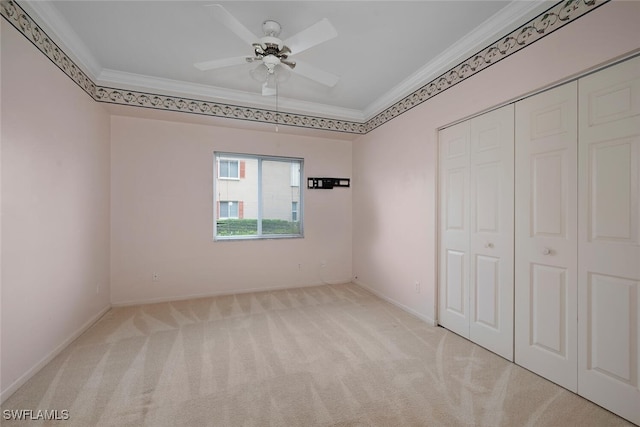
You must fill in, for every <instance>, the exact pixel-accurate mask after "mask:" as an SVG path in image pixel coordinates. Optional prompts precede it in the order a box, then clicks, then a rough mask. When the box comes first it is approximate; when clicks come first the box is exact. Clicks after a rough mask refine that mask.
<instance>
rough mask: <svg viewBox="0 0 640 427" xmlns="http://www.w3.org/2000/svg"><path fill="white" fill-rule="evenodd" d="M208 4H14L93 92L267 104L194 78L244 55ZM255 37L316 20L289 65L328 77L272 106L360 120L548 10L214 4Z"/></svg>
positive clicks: (223, 74)
mask: <svg viewBox="0 0 640 427" xmlns="http://www.w3.org/2000/svg"><path fill="white" fill-rule="evenodd" d="M212 3H216V0H208V1H113V0H109V1H101V0H93V1H66V0H65V1H61V0H56V1H34V2H29V3H26V4H25V3H23V2H20V4H23V5H24V6H26V7H25V8H26V9H28V10H29V9H30V11H31V13H32V14H35V16H33V18H34V19H35V20H36V21H38V22H39V23H40V24H41V25H43V26H44V27H45V29H48V32H50V34H49V35H50V36H52V37H53V38H54V40H55V39H57V40H58V41H59V42H61V43H62V45H63V47H64V49H65V51H66V52H67V54H69V55H70V56H71V57H72V58H74V59H75V60H76V61H78V63H79V65H81V66H82V67H83V68H84V69H85V71H87V72H88V73H89V74H90V75H91V76H92V77H93V78H94V80H95V81H96V82H97V83H98V84H100V85H104V86H110V87H117V88H122V89H138V90H147V91H155V92H158V93H167V94H177V95H182V96H189V97H192V98H193V97H195V98H199V99H212V100H216V101H218V102H225V103H232V104H237V105H250V106H258V107H266V108H273V107H274V105H275V100H274V97H262V96H261V95H260V92H261V85H260V83H259V82H257V81H255V80H253V79H252V78H251V76H250V75H249V71H250V70H251V69H252V68H254V67H256V66H257V65H256V64H255V63H254V64H243V65H239V66H233V67H227V68H223V69H218V70H213V71H204V72H203V71H199V70H198V69H196V68H195V67H194V66H193V63H195V62H201V61H208V60H213V59H222V58H226V57H234V56H241V55H247V56H251V55H252V53H253V52H252V49H251V47H249V46H247V44H246V43H245V42H243V41H242V40H241V39H240V38H239V37H238V36H236V35H235V34H234V33H233V32H231V31H230V30H229V29H228V28H226V27H225V26H223V25H221V24H220V23H218V21H216V20H215V19H214V17H213V15H212V14H211V13H209V12H208V8H207V7H206V5H208V4H212ZM217 3H218V4H222V5H223V6H224V7H225V8H226V9H227V10H228V11H229V12H230V13H231V14H233V15H234V16H235V17H236V18H237V19H238V20H239V21H240V22H241V23H243V24H244V25H245V26H246V27H247V28H248V29H250V30H251V31H252V32H253V33H254V34H255V35H256V40H257V39H258V37H260V36H262V22H263V21H264V20H265V19H273V20H276V21H278V22H279V23H280V24H281V25H282V33H281V35H280V38H282V39H286V38H287V37H289V36H291V35H293V34H295V33H297V32H299V31H301V30H304V29H305V28H307V27H309V26H311V25H312V24H314V23H316V22H317V21H319V20H321V19H322V18H328V19H329V21H330V22H331V23H332V24H333V26H334V27H335V28H336V30H337V32H338V36H337V37H336V38H334V39H332V40H329V41H327V42H325V43H322V44H320V45H318V46H315V47H313V48H311V49H308V50H306V51H304V52H301V53H300V54H299V55H296V56H294V57H292V59H300V60H304V61H305V62H307V63H309V64H312V65H314V66H316V67H317V68H320V69H322V70H325V71H328V72H330V73H333V74H337V75H339V76H340V81H339V82H338V84H337V85H336V86H334V87H333V88H328V87H325V86H323V85H321V84H319V83H316V82H314V81H311V80H308V79H306V78H305V77H302V76H299V75H296V74H295V73H292V74H291V77H290V79H289V80H288V81H287V82H286V83H284V84H282V85H281V86H280V92H279V103H280V108H281V109H284V110H287V111H290V112H295V113H302V114H312V115H320V116H323V117H336V118H341V119H345V120H356V121H360V120H366V119H368V118H370V117H372V116H373V115H375V114H376V113H378V112H380V111H382V110H383V109H384V108H386V107H388V106H389V105H391V104H392V103H393V102H394V101H397V100H398V99H400V98H402V97H403V96H406V95H408V94H409V93H411V92H412V91H414V90H416V89H418V88H419V87H421V86H422V85H424V84H426V83H427V82H429V81H430V80H432V79H434V78H435V77H437V76H438V75H439V74H440V73H442V72H444V71H446V70H447V69H449V68H451V67H452V66H454V65H456V64H457V63H459V62H460V61H462V60H464V59H466V58H467V57H468V56H469V55H471V54H473V53H475V52H477V51H478V50H480V49H482V48H483V47H485V46H486V45H488V44H490V43H492V42H494V41H495V40H496V39H497V38H499V37H500V36H502V35H505V34H507V33H508V32H510V31H511V30H513V29H515V28H517V27H518V26H520V25H521V24H523V23H524V22H526V21H528V20H529V19H531V18H533V17H534V16H536V15H537V14H539V13H540V12H542V11H543V10H544V9H546V8H547V7H549V6H551V5H552V4H554V3H555V2H543V1H504V0H500V1H484V0H483V1H219V2H217Z"/></svg>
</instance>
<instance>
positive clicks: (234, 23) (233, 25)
mask: <svg viewBox="0 0 640 427" xmlns="http://www.w3.org/2000/svg"><path fill="white" fill-rule="evenodd" d="M207 8H208V9H209V10H210V11H211V13H212V14H213V16H214V18H216V19H217V20H218V22H220V23H221V24H223V25H224V26H225V27H227V28H228V29H230V30H231V31H233V32H234V33H235V34H236V35H237V36H238V37H240V38H241V39H242V40H244V41H245V43H247V44H248V45H249V46H251V45H253V43H255V41H256V40H258V39H259V37H256V36H255V34H253V33H252V32H251V31H249V29H248V28H247V27H245V26H244V25H243V24H242V23H241V22H240V21H238V20H237V19H236V17H235V16H233V15H232V14H231V13H229V11H228V10H227V9H225V8H224V7H222V5H220V4H209V5H207Z"/></svg>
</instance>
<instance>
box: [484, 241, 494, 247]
mask: <svg viewBox="0 0 640 427" xmlns="http://www.w3.org/2000/svg"><path fill="white" fill-rule="evenodd" d="M484 247H485V248H489V249H492V248H493V243H491V242H487V243H485V244H484Z"/></svg>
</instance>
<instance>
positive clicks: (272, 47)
mask: <svg viewBox="0 0 640 427" xmlns="http://www.w3.org/2000/svg"><path fill="white" fill-rule="evenodd" d="M207 8H208V9H209V10H210V11H211V13H212V14H213V16H214V18H215V19H216V20H218V21H219V22H220V23H221V24H223V25H224V26H226V27H227V28H228V29H230V30H231V31H233V32H234V33H235V34H236V35H237V36H238V37H240V38H241V39H242V40H244V41H245V42H246V43H247V44H249V45H250V46H251V47H252V48H253V51H254V55H253V56H237V57H232V58H225V59H215V60H212V61H205V62H197V63H195V64H193V65H194V66H195V67H196V68H198V69H199V70H202V71H207V70H214V69H217V68H223V67H230V66H233V65H240V64H244V63H247V62H260V65H259V66H258V67H257V68H255V69H254V70H252V71H251V76H252V77H253V78H254V79H256V80H258V81H260V82H262V83H263V84H262V95H265V96H268V95H275V94H276V85H277V83H279V82H282V81H284V80H286V78H287V77H288V70H291V71H293V72H295V73H297V74H299V75H301V76H304V77H306V78H308V79H311V80H314V81H316V82H318V83H321V84H323V85H325V86H328V87H333V86H335V85H336V83H338V80H339V77H338V76H336V75H335V74H331V73H328V72H326V71H323V70H320V69H319V68H316V67H314V66H312V65H309V64H307V63H305V62H303V61H299V60H296V61H292V60H291V59H289V57H290V56H292V55H295V54H298V53H300V52H302V51H305V50H307V49H309V48H312V47H314V46H316V45H318V44H320V43H323V42H325V41H327V40H330V39H332V38H334V37H336V36H337V35H338V33H337V31H336V29H335V28H334V27H333V25H331V23H330V22H329V21H328V20H327V19H326V18H325V19H322V20H321V21H319V22H317V23H315V24H314V25H312V26H310V27H309V28H307V29H306V30H302V31H301V32H299V33H298V34H295V35H293V36H291V37H289V38H288V39H286V40H284V41H282V40H281V39H279V38H278V36H279V35H280V31H281V26H280V24H279V23H277V22H276V21H273V20H266V21H264V23H263V24H262V30H263V31H264V36H263V37H260V38H258V37H256V36H255V35H254V34H253V33H252V32H251V31H250V30H249V29H247V27H245V26H244V25H243V24H242V23H241V22H240V21H238V20H237V19H236V18H235V17H234V16H233V15H232V14H231V13H229V11H227V10H226V9H225V8H224V7H222V5H219V4H213V5H208V6H207ZM285 66H286V68H285Z"/></svg>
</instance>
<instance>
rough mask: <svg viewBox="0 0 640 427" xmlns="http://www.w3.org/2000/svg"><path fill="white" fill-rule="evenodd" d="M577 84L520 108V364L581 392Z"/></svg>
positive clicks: (535, 98) (517, 287) (517, 346)
mask: <svg viewBox="0 0 640 427" xmlns="http://www.w3.org/2000/svg"><path fill="white" fill-rule="evenodd" d="M576 124H577V84H576V83H575V82H573V83H568V84H565V85H563V86H560V87H558V88H555V89H552V90H549V91H547V92H543V93H541V94H538V95H536V96H533V97H531V98H527V99H525V100H523V101H520V102H518V103H516V141H517V145H516V149H515V153H516V156H515V157H516V177H515V180H516V203H515V205H516V220H515V242H516V243H515V361H516V363H518V364H520V365H522V366H524V367H526V368H527V369H530V370H531V371H533V372H536V373H538V374H539V375H542V376H543V377H545V378H547V379H549V380H551V381H554V382H556V383H558V384H560V385H561V386H563V387H565V388H567V389H569V390H572V391H576V390H577V254H576V248H577V224H576V218H577V125H576Z"/></svg>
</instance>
